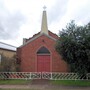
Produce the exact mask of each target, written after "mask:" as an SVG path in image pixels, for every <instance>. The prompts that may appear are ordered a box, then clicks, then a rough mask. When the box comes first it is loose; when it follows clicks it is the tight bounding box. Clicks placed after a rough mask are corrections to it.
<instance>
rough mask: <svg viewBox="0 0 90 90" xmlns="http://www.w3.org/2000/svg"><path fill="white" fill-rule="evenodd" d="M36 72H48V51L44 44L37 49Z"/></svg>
mask: <svg viewBox="0 0 90 90" xmlns="http://www.w3.org/2000/svg"><path fill="white" fill-rule="evenodd" d="M37 72H50V52H49V50H48V49H47V48H46V47H44V46H43V47H41V48H40V49H39V50H38V51H37Z"/></svg>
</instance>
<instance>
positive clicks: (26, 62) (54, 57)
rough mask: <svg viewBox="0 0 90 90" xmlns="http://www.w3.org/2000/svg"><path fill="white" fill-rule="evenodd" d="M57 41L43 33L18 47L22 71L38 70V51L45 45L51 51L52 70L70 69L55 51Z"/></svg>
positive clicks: (64, 70) (63, 70) (62, 70)
mask: <svg viewBox="0 0 90 90" xmlns="http://www.w3.org/2000/svg"><path fill="white" fill-rule="evenodd" d="M43 40H44V42H43ZM55 43H56V42H55V40H53V39H50V38H49V37H46V36H45V35H42V36H40V37H39V38H37V39H35V40H33V41H32V42H30V43H28V44H26V45H25V46H23V47H21V48H18V50H17V55H18V57H19V58H20V59H21V64H20V67H21V71H23V72H37V51H38V50H39V48H41V47H42V46H45V47H46V48H47V49H48V50H49V51H50V52H51V71H52V72H66V71H67V69H68V68H67V64H66V63H65V62H64V61H63V60H62V59H61V57H60V55H59V54H58V53H57V52H56V51H55Z"/></svg>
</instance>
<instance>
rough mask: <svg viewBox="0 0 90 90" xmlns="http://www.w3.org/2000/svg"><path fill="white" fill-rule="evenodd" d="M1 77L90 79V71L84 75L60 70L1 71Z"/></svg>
mask: <svg viewBox="0 0 90 90" xmlns="http://www.w3.org/2000/svg"><path fill="white" fill-rule="evenodd" d="M0 79H50V80H90V73H88V74H87V75H86V76H84V75H78V74H77V73H59V72H0Z"/></svg>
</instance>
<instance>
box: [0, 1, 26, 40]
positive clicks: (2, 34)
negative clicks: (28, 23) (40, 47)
mask: <svg viewBox="0 0 90 90" xmlns="http://www.w3.org/2000/svg"><path fill="white" fill-rule="evenodd" d="M24 23H25V17H24V16H23V15H22V13H21V12H20V11H15V12H13V13H12V12H9V11H8V10H7V9H6V7H5V6H4V3H3V2H2V1H0V39H2V40H4V39H5V40H8V39H14V38H16V37H18V35H19V34H18V32H19V28H20V27H21V26H22V24H24Z"/></svg>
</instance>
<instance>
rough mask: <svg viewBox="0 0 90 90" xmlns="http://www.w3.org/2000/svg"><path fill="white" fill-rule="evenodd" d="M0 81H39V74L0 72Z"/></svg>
mask: <svg viewBox="0 0 90 90" xmlns="http://www.w3.org/2000/svg"><path fill="white" fill-rule="evenodd" d="M0 79H41V72H0Z"/></svg>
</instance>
